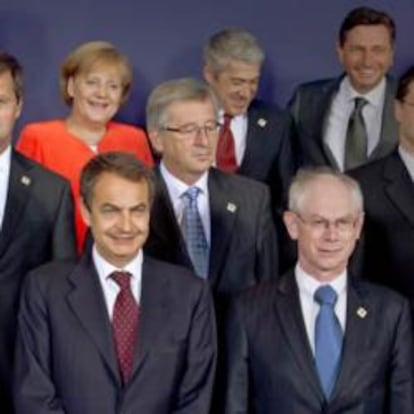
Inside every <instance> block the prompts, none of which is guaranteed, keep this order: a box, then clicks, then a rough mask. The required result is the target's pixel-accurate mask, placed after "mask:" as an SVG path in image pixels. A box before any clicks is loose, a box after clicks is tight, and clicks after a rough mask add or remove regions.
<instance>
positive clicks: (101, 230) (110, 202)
mask: <svg viewBox="0 0 414 414" xmlns="http://www.w3.org/2000/svg"><path fill="white" fill-rule="evenodd" d="M81 212H82V217H83V219H84V221H85V223H86V224H87V225H88V226H90V228H91V231H92V234H93V238H94V241H95V246H96V248H97V250H98V252H99V253H100V254H101V256H102V257H103V258H104V259H105V260H107V261H108V262H109V263H111V264H113V265H114V266H116V267H118V268H123V267H124V266H125V265H126V264H128V263H129V262H130V261H132V260H133V259H134V257H135V256H136V255H137V254H138V252H139V250H140V249H141V248H142V246H143V245H144V243H145V241H146V239H147V237H148V231H149V217H150V200H149V189H148V184H147V182H146V181H145V180H142V181H139V182H134V181H131V180H128V179H126V178H123V177H120V176H119V175H116V174H114V173H108V172H104V173H102V174H101V175H100V176H99V177H98V179H97V181H96V183H95V185H94V188H93V193H92V199H91V201H90V206H86V205H85V204H84V203H82V205H81Z"/></svg>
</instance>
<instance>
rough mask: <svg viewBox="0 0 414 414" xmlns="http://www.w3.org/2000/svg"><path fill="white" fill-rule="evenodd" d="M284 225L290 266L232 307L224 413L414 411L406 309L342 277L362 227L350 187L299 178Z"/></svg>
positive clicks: (313, 176)
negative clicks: (290, 244) (292, 258)
mask: <svg viewBox="0 0 414 414" xmlns="http://www.w3.org/2000/svg"><path fill="white" fill-rule="evenodd" d="M284 219H285V223H286V226H287V228H288V231H289V234H290V236H291V237H292V238H293V239H295V240H296V241H297V244H298V263H297V265H296V267H295V269H294V271H291V272H289V273H287V274H285V275H284V276H283V277H282V278H281V279H280V280H279V281H278V282H273V283H268V284H263V285H261V286H258V287H256V288H254V289H251V290H250V291H248V292H246V293H244V294H243V295H242V296H241V297H240V298H238V299H237V301H236V302H235V304H234V307H233V308H232V312H231V317H230V320H229V326H228V352H227V358H228V388H227V410H226V413H227V414H235V413H237V414H242V413H246V414H247V413H249V414H273V413H276V412H277V413H278V414H292V413H295V414H322V413H336V414H345V413H346V414H359V413H364V414H378V413H384V414H385V413H387V414H401V413H405V414H409V413H412V412H414V405H413V347H412V327H411V319H410V311H409V304H408V302H407V301H406V299H404V298H403V297H401V296H399V295H398V294H397V293H395V292H392V291H391V290H388V289H386V288H384V287H381V286H376V285H372V284H369V283H367V282H363V281H362V280H361V279H357V278H353V277H352V276H351V275H350V274H348V271H347V263H348V258H349V256H350V254H351V253H352V250H353V248H354V245H355V242H356V240H357V239H358V237H359V234H360V231H361V227H362V222H363V211H362V195H361V192H360V189H359V187H358V185H357V183H356V182H355V181H354V180H352V179H351V178H349V177H347V176H344V175H341V174H340V173H335V172H334V171H333V170H328V169H327V167H324V169H322V170H308V171H307V170H301V171H300V172H299V173H298V175H297V177H296V178H295V179H294V181H293V183H292V185H291V187H290V191H289V211H287V212H286V213H285V216H284Z"/></svg>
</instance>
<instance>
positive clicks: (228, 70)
mask: <svg viewBox="0 0 414 414" xmlns="http://www.w3.org/2000/svg"><path fill="white" fill-rule="evenodd" d="M260 67H261V66H260V64H259V63H255V62H253V63H248V62H243V61H241V60H234V59H232V60H230V61H229V62H228V64H227V65H226V66H225V68H224V69H223V70H222V71H221V72H219V76H220V75H222V76H228V77H232V78H240V79H256V78H258V77H259V76H260Z"/></svg>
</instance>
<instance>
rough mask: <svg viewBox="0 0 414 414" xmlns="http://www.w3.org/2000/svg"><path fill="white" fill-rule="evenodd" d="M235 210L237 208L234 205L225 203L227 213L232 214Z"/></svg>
mask: <svg viewBox="0 0 414 414" xmlns="http://www.w3.org/2000/svg"><path fill="white" fill-rule="evenodd" d="M236 210H237V206H236V204H234V203H227V211H230V213H234V212H235V211H236Z"/></svg>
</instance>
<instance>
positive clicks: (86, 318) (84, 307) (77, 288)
mask: <svg viewBox="0 0 414 414" xmlns="http://www.w3.org/2000/svg"><path fill="white" fill-rule="evenodd" d="M69 279H70V282H71V284H72V285H73V290H72V291H71V292H70V293H69V294H68V296H67V300H68V303H69V306H70V307H71V309H72V311H73V312H74V313H75V314H76V316H77V318H78V320H79V323H80V324H81V325H82V326H83V328H84V329H85V331H86V332H87V334H88V335H89V336H90V337H91V339H92V341H93V342H94V344H95V345H96V347H97V349H98V351H99V353H100V354H101V357H102V359H103V360H104V362H105V364H106V365H107V366H108V367H109V371H110V372H111V373H112V375H113V377H114V379H115V380H116V381H117V382H118V383H120V381H121V379H120V375H119V370H118V366H117V360H116V353H115V349H114V343H113V339H112V331H111V324H110V320H109V317H108V312H107V309H106V305H105V299H104V297H103V292H102V290H101V286H100V284H99V280H98V274H97V273H96V270H95V267H94V265H93V263H92V259H91V258H90V256H89V255H85V256H84V257H83V258H82V260H81V262H80V263H79V265H78V266H77V267H76V268H75V270H74V272H73V273H72V274H71V275H70V276H69Z"/></svg>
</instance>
